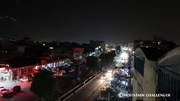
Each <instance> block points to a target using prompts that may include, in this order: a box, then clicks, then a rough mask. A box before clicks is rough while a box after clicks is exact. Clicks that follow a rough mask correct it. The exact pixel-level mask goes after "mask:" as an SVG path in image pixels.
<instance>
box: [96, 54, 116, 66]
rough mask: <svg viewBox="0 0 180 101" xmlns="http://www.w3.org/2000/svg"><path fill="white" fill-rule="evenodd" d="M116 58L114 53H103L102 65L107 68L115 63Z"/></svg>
mask: <svg viewBox="0 0 180 101" xmlns="http://www.w3.org/2000/svg"><path fill="white" fill-rule="evenodd" d="M115 56H116V54H115V52H114V51H111V52H109V53H107V54H105V53H103V54H101V55H100V56H99V58H100V59H101V65H102V66H106V65H107V64H110V63H112V62H113V59H114V57H115Z"/></svg>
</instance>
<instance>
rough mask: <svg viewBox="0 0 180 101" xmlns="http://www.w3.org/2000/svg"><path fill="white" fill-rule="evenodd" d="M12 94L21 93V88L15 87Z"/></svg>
mask: <svg viewBox="0 0 180 101" xmlns="http://www.w3.org/2000/svg"><path fill="white" fill-rule="evenodd" d="M11 92H14V93H18V92H21V86H20V85H16V86H14V87H13V88H12V89H11Z"/></svg>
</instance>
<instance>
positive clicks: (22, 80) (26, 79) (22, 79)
mask: <svg viewBox="0 0 180 101" xmlns="http://www.w3.org/2000/svg"><path fill="white" fill-rule="evenodd" d="M19 80H20V81H21V82H26V81H28V80H29V79H28V77H26V76H23V77H22V78H21V79H19Z"/></svg>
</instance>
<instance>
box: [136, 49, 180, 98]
mask: <svg viewBox="0 0 180 101" xmlns="http://www.w3.org/2000/svg"><path fill="white" fill-rule="evenodd" d="M160 57H161V58H160ZM179 63H180V48H176V49H174V50H172V51H170V52H168V53H166V54H165V53H164V51H160V50H158V49H157V48H138V49H136V51H135V54H134V71H133V73H134V77H133V93H134V94H142V95H143V94H144V96H134V97H133V101H179V100H180V82H179V81H180V69H179V67H180V64H179ZM148 94H169V95H170V96H169V95H168V97H167V96H164V97H163V96H160V95H158V97H153V96H152V97H150V95H148Z"/></svg>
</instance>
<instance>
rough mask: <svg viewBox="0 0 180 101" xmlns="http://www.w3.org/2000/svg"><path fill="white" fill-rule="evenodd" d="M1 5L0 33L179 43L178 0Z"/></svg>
mask: <svg viewBox="0 0 180 101" xmlns="http://www.w3.org/2000/svg"><path fill="white" fill-rule="evenodd" d="M145 1H146V2H145ZM155 1H156V2H155ZM0 4H1V5H0V12H1V14H0V17H1V18H0V37H5V38H14V39H22V38H23V37H30V38H32V39H33V40H39V41H77V42H88V41H89V40H91V39H93V40H104V41H106V42H117V41H118V42H129V41H132V40H135V39H153V36H155V35H156V36H159V37H162V38H164V39H167V40H170V41H174V42H176V43H180V40H179V38H180V7H179V5H180V1H179V0H14V1H13V0H9V1H8V0H0ZM4 16H9V19H10V20H7V19H6V18H2V17H4ZM10 17H12V18H10ZM13 18H14V19H13Z"/></svg>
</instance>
